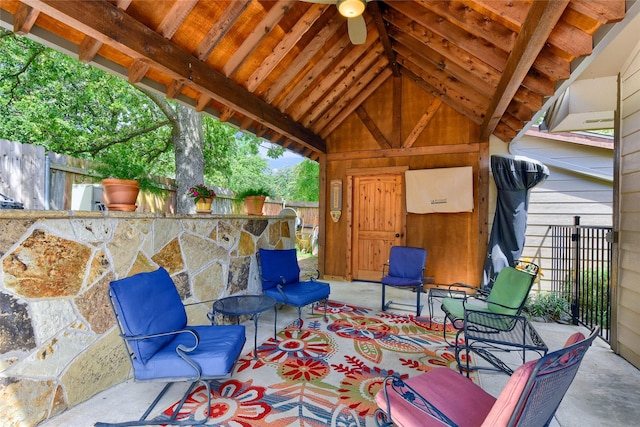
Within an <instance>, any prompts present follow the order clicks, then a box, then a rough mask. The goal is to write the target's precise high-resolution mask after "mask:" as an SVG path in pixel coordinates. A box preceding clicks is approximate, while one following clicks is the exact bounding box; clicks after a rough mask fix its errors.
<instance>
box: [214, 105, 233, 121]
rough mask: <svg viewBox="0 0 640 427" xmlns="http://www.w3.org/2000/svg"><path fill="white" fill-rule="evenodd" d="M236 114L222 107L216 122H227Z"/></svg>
mask: <svg viewBox="0 0 640 427" xmlns="http://www.w3.org/2000/svg"><path fill="white" fill-rule="evenodd" d="M235 113H236V112H235V111H233V109H231V108H229V107H224V108H222V110H220V115H219V116H218V120H220V121H221V122H228V121H229V120H230V119H231V118H232V117H233V115H234V114H235Z"/></svg>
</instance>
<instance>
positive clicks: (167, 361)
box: [95, 268, 245, 427]
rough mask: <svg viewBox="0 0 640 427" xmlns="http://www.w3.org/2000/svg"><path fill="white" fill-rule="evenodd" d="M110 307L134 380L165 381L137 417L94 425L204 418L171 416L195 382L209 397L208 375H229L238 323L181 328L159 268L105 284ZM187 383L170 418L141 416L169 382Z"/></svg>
mask: <svg viewBox="0 0 640 427" xmlns="http://www.w3.org/2000/svg"><path fill="white" fill-rule="evenodd" d="M109 297H110V302H111V307H112V308H113V311H114V313H115V316H116V321H117V325H118V328H119V329H120V336H121V337H122V338H123V340H124V344H125V347H126V350H127V354H128V355H129V359H130V361H131V365H132V366H133V376H134V379H135V380H136V381H157V382H163V383H167V384H166V385H165V387H164V388H163V389H162V391H160V394H158V396H157V397H156V399H155V400H154V401H153V402H152V403H151V405H150V406H149V408H148V409H147V410H146V411H145V413H144V414H143V415H142V417H141V418H140V419H139V420H136V421H127V422H121V423H115V424H110V423H101V422H98V423H96V424H95V425H96V426H101V427H105V426H138V425H157V424H163V425H164V424H170V425H194V424H198V425H199V424H204V423H205V422H206V421H207V419H208V418H209V411H206V413H207V417H206V418H205V419H204V420H185V421H180V420H176V416H177V415H178V414H179V413H180V408H182V405H183V404H184V403H185V401H186V399H187V397H188V396H189V393H191V391H192V390H193V389H194V387H195V385H196V384H197V383H202V384H203V385H204V386H205V388H206V392H207V396H209V400H208V403H209V406H208V407H211V390H210V385H209V381H208V380H210V379H218V378H225V377H229V376H230V375H231V372H232V371H233V368H234V365H235V363H236V360H237V359H238V357H239V356H240V353H241V352H242V347H243V346H244V343H245V329H244V326H243V325H220V326H211V325H203V326H187V314H186V312H185V309H184V305H183V304H182V300H181V299H180V295H179V294H178V291H177V289H176V287H175V284H174V283H173V280H171V277H170V276H169V273H167V271H166V270H165V269H164V268H160V269H158V270H156V271H153V272H148V273H140V274H136V275H134V276H131V277H127V278H124V279H121V280H115V281H113V282H111V284H110V286H109ZM185 381H186V382H191V385H190V386H189V387H188V389H187V391H186V392H185V394H184V396H183V398H182V400H181V401H180V403H179V404H178V406H177V407H176V409H175V411H174V415H173V417H171V418H170V419H168V420H167V419H162V420H154V419H147V418H148V417H149V415H150V414H151V411H152V410H153V409H154V408H155V406H156V405H157V404H158V402H159V401H160V399H161V398H162V396H164V394H165V393H166V392H167V391H168V390H169V388H170V387H171V386H172V385H173V384H174V383H175V382H185Z"/></svg>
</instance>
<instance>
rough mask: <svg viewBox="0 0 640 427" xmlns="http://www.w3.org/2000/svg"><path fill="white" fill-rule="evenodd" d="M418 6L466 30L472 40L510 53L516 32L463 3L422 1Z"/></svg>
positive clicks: (453, 0) (452, 0)
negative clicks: (481, 41) (486, 43)
mask: <svg viewBox="0 0 640 427" xmlns="http://www.w3.org/2000/svg"><path fill="white" fill-rule="evenodd" d="M418 4H419V5H420V6H422V7H425V8H427V9H429V10H430V11H432V12H433V13H434V14H436V15H438V16H440V17H442V18H444V19H445V20H447V21H449V22H452V23H453V24H454V25H456V26H457V27H459V28H462V29H464V30H466V31H467V32H468V33H469V34H471V35H473V36H474V38H478V39H483V40H486V41H487V42H488V43H490V44H492V45H493V46H494V48H496V49H500V50H503V51H505V52H511V50H512V49H513V46H514V43H515V40H516V32H514V31H512V30H511V29H509V28H507V27H505V26H504V25H502V24H501V23H500V22H497V21H494V20H493V19H491V18H490V17H488V16H486V15H483V14H481V13H479V12H477V11H476V10H474V9H473V8H471V7H468V6H467V5H465V4H464V2H461V1H456V0H451V1H422V2H418Z"/></svg>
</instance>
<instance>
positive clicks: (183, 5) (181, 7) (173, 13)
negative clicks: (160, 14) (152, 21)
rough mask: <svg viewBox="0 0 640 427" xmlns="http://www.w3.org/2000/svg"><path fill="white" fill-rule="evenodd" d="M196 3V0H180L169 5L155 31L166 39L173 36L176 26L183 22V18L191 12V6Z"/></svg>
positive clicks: (176, 29) (178, 26)
mask: <svg viewBox="0 0 640 427" xmlns="http://www.w3.org/2000/svg"><path fill="white" fill-rule="evenodd" d="M196 4H198V0H180V1H177V2H175V3H174V4H173V6H171V9H170V10H169V12H167V14H166V15H165V16H164V19H163V20H162V22H160V25H158V28H156V31H157V32H158V33H160V34H162V36H163V37H164V38H166V39H171V38H173V35H174V34H175V33H176V31H178V28H180V26H181V25H182V24H183V22H184V20H185V19H187V16H189V14H190V13H191V11H192V10H193V8H194V7H195V6H196Z"/></svg>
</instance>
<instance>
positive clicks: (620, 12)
mask: <svg viewBox="0 0 640 427" xmlns="http://www.w3.org/2000/svg"><path fill="white" fill-rule="evenodd" d="M569 8H571V9H573V10H575V11H576V12H578V13H581V14H583V15H585V16H588V17H590V18H593V19H595V20H597V21H598V22H600V23H602V24H609V23H611V22H619V21H622V19H624V15H625V12H626V4H625V1H624V0H573V1H572V2H571V3H570V4H569Z"/></svg>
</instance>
